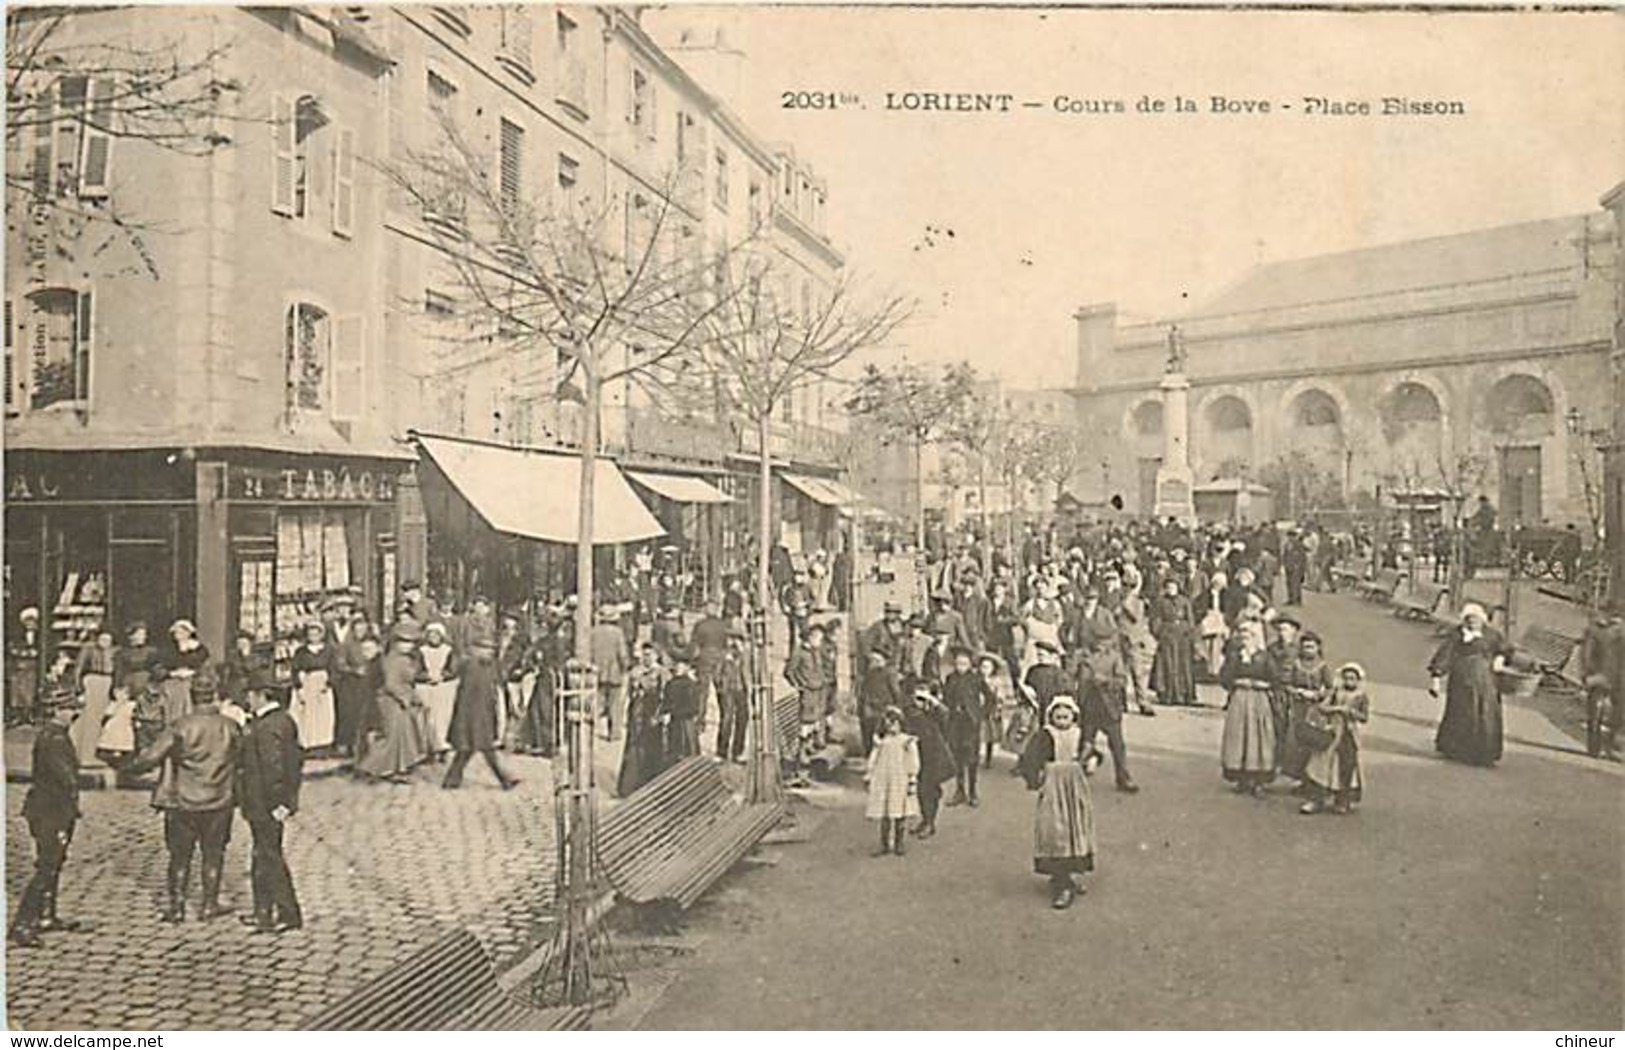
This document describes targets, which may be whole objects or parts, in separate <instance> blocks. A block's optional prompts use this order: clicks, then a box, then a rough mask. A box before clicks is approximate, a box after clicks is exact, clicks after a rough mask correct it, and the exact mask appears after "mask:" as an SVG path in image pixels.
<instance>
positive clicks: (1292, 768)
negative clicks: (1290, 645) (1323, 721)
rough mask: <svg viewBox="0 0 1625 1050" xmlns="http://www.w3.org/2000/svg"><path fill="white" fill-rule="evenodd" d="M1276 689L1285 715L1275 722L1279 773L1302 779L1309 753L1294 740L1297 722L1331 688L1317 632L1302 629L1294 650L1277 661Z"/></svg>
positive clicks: (1305, 715)
mask: <svg viewBox="0 0 1625 1050" xmlns="http://www.w3.org/2000/svg"><path fill="white" fill-rule="evenodd" d="M1276 672H1277V676H1278V677H1277V678H1276V689H1277V690H1278V692H1279V693H1280V695H1281V698H1282V699H1283V700H1284V701H1285V709H1286V717H1285V718H1283V719H1278V720H1277V721H1276V729H1277V731H1279V732H1280V734H1281V737H1282V739H1281V740H1280V741H1278V743H1279V745H1280V755H1281V775H1282V776H1283V777H1288V778H1290V779H1292V780H1300V781H1301V780H1303V779H1304V770H1305V768H1306V767H1307V766H1308V764H1309V760H1310V758H1311V756H1312V754H1313V752H1311V751H1309V750H1307V749H1306V748H1304V747H1303V745H1302V744H1300V743H1298V737H1297V729H1296V727H1297V725H1298V724H1299V723H1300V722H1302V721H1303V720H1304V719H1305V718H1306V717H1308V711H1309V709H1310V708H1311V707H1318V706H1320V703H1321V701H1323V700H1325V699H1326V697H1327V694H1329V693H1330V692H1331V691H1332V685H1333V682H1332V671H1331V668H1330V667H1329V666H1327V664H1326V659H1325V657H1323V656H1322V655H1321V642H1320V635H1318V634H1316V633H1315V632H1314V631H1305V632H1304V633H1303V635H1302V636H1301V637H1300V638H1299V639H1298V644H1297V652H1295V653H1291V654H1288V655H1286V656H1285V658H1284V659H1281V660H1278V661H1277V666H1276Z"/></svg>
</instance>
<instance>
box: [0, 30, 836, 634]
mask: <svg viewBox="0 0 1625 1050" xmlns="http://www.w3.org/2000/svg"><path fill="white" fill-rule="evenodd" d="M41 11H42V12H44V13H43V14H41V15H40V17H46V16H48V15H49V14H50V12H47V11H44V9H41ZM10 17H11V18H12V19H14V20H25V19H27V18H29V17H33V16H32V15H30V14H29V13H28V12H27V11H24V10H19V11H14V12H11V13H10ZM57 32H58V34H59V35H58V36H57V38H56V39H57V40H59V41H61V42H62V43H63V44H64V46H73V47H77V46H82V45H87V44H90V45H94V44H96V43H99V42H103V41H110V40H111V41H118V42H120V43H121V44H122V43H128V44H129V45H131V46H132V47H136V46H140V45H142V44H143V43H147V44H151V45H152V46H153V47H155V48H173V49H174V51H175V53H176V54H177V55H180V56H182V57H184V56H188V55H205V54H210V53H211V52H217V54H216V56H215V57H214V59H213V60H212V65H211V67H210V69H209V75H210V76H211V77H213V78H215V79H216V80H217V81H218V82H219V83H220V84H222V85H226V86H225V88H224V89H223V91H222V95H221V97H222V100H223V101H222V105H221V108H220V112H219V114H218V116H217V117H215V118H213V119H212V120H209V121H205V122H204V124H203V126H201V127H200V128H199V129H198V132H199V134H200V136H206V137H207V139H208V140H209V141H211V142H213V143H215V144H216V145H217V147H218V148H207V149H206V148H194V149H179V150H177V149H166V148H162V147H161V146H160V145H158V144H154V143H151V142H147V141H143V140H141V139H140V138H118V139H117V140H116V141H115V140H112V139H111V138H110V137H109V136H107V135H105V134H103V133H102V131H101V130H100V129H99V127H98V120H97V117H96V116H95V114H96V113H97V109H96V107H97V105H98V104H99V102H98V100H99V99H102V98H103V97H105V93H106V92H107V91H109V89H110V85H108V84H104V83H102V82H101V81H100V80H98V79H95V78H83V77H75V76H66V77H64V76H61V75H59V73H58V72H56V71H52V70H41V71H39V72H38V74H37V75H36V76H32V77H29V78H25V81H26V82H24V83H21V84H19V85H18V88H19V90H21V91H23V92H25V93H28V94H27V97H28V98H30V99H37V102H38V103H39V104H40V105H42V106H48V107H50V110H49V112H50V113H52V114H57V115H61V114H67V116H66V117H64V118H63V119H54V120H49V121H46V122H42V123H41V125H40V128H41V130H38V131H26V130H25V131H23V132H20V133H19V134H16V135H10V136H8V138H7V149H8V154H7V158H6V162H7V170H8V174H12V173H16V174H18V175H21V176H23V177H22V178H20V179H16V180H11V179H8V208H7V217H8V223H7V231H6V237H7V243H6V249H7V251H6V259H7V266H6V274H5V305H6V310H5V317H6V340H5V347H6V368H5V386H6V395H5V467H6V483H7V493H6V501H5V517H6V521H5V525H6V529H5V583H6V592H5V593H6V602H5V611H6V615H7V622H8V623H12V624H14V623H15V616H16V614H17V613H18V611H20V610H21V609H23V608H26V607H30V606H33V607H37V608H40V609H41V610H42V612H43V614H44V615H43V618H44V620H45V621H46V625H47V627H48V628H49V631H48V634H49V638H48V643H49V644H48V645H47V650H48V652H47V659H50V658H52V657H53V656H57V655H62V654H68V655H71V652H72V649H73V648H74V647H76V646H77V645H78V644H79V643H81V642H82V641H83V639H84V637H85V634H86V631H87V630H88V627H89V625H90V624H93V623H95V622H98V621H105V622H108V623H110V624H111V625H113V626H114V627H115V628H117V629H120V630H122V629H123V628H124V627H125V626H127V625H128V624H129V623H131V622H134V621H137V620H145V621H147V622H148V623H150V624H152V625H153V626H154V628H155V630H159V631H161V630H162V627H163V626H164V625H167V623H168V622H169V621H170V620H172V619H174V618H176V617H186V618H190V619H193V620H195V621H196V622H197V624H198V626H199V627H200V628H201V633H202V636H203V639H204V641H205V642H206V644H208V645H209V646H210V648H211V649H213V650H214V651H215V652H217V653H218V652H223V651H224V650H225V649H226V648H227V647H228V643H229V640H230V638H231V637H232V635H233V634H234V633H235V632H237V631H239V630H242V631H247V632H248V633H249V634H251V635H252V636H254V637H255V638H256V639H257V640H258V641H260V642H261V643H262V644H264V645H266V646H268V647H272V646H274V647H276V648H278V650H279V651H280V650H282V649H285V648H286V647H287V644H288V642H289V640H290V639H291V638H292V637H293V636H294V635H295V634H296V632H297V630H298V627H299V625H300V624H302V623H304V622H307V621H308V620H309V619H310V618H312V617H314V616H315V615H317V613H318V611H319V609H320V608H321V606H322V605H323V603H324V602H326V601H327V600H328V599H329V598H331V597H332V596H333V595H335V594H337V593H340V592H348V591H350V590H351V589H355V590H358V591H359V592H360V593H361V594H362V596H363V601H364V603H365V605H366V606H367V607H369V609H370V611H371V612H372V613H373V614H374V615H375V616H379V615H383V614H384V613H385V612H386V606H387V604H388V602H389V601H390V600H391V598H392V596H393V595H394V594H395V593H396V591H397V587H398V583H399V581H400V580H401V579H402V578H403V577H405V576H409V575H410V576H421V575H422V574H424V573H425V572H426V571H427V570H429V569H430V568H431V561H430V558H429V552H430V548H431V546H432V545H431V543H430V536H429V530H430V527H431V525H432V524H433V522H431V521H430V520H428V516H427V514H426V509H425V503H424V500H423V498H422V489H421V488H420V486H419V484H418V481H419V478H420V476H421V475H423V474H424V473H426V472H425V471H424V470H422V469H421V466H420V465H418V464H417V463H416V460H417V458H418V457H417V450H416V449H415V448H414V447H413V445H412V444H411V443H410V442H409V441H408V440H407V438H408V435H410V434H411V433H412V432H414V431H416V432H420V433H422V432H427V433H432V434H441V435H447V436H450V437H453V438H459V439H465V440H468V441H474V442H483V443H487V444H492V445H504V446H513V445H522V446H531V447H551V448H555V449H562V448H567V447H568V446H569V445H570V444H571V443H572V439H573V435H574V433H575V428H576V427H577V426H578V425H579V421H578V420H576V419H573V418H572V414H571V413H572V411H573V409H572V407H571V406H570V405H569V404H568V403H567V401H561V399H560V397H559V387H558V380H559V378H560V375H559V367H558V365H559V362H558V361H556V360H552V359H550V355H536V354H530V355H525V354H512V353H505V352H502V350H503V348H501V347H499V346H497V345H495V344H494V343H481V342H480V341H479V340H476V339H468V338H448V337H447V336H446V334H445V327H444V325H443V323H442V322H443V321H444V320H445V319H446V318H447V317H449V316H454V315H455V314H456V311H457V309H458V306H459V304H458V301H457V300H458V289H457V288H456V287H455V282H454V280H453V279H452V276H451V274H450V272H449V271H450V268H449V267H447V266H446V265H444V260H443V259H439V258H437V257H436V252H437V249H436V247H435V244H436V238H435V237H434V236H433V233H434V231H435V228H437V227H438V228H439V229H441V230H444V229H447V228H453V229H454V228H455V227H456V224H457V223H458V221H459V216H458V214H457V213H456V211H455V209H451V208H447V209H441V210H439V211H436V210H435V209H428V210H425V209H422V208H407V207H405V206H404V204H403V200H402V197H401V195H400V194H399V193H398V192H397V191H396V190H394V189H393V188H392V183H391V179H390V176H389V174H388V169H389V167H390V166H391V164H393V163H394V162H398V161H399V160H400V159H401V158H402V157H403V156H404V155H405V154H406V152H407V151H410V150H414V149H423V148H426V147H427V146H428V145H429V144H430V141H431V139H430V132H431V131H432V130H434V129H438V128H441V127H443V126H445V125H450V126H452V127H455V128H458V129H460V130H461V131H462V132H463V133H464V134H466V135H467V136H468V141H470V142H471V143H473V144H475V145H476V147H477V148H478V149H479V150H481V151H482V152H483V153H484V155H486V156H488V157H489V158H490V159H491V162H492V164H491V171H492V177H493V180H495V181H497V182H499V184H500V187H501V188H502V190H503V191H504V192H508V191H509V190H510V189H511V191H512V192H514V193H516V194H525V195H527V196H530V197H532V199H543V198H544V197H545V198H557V199H565V198H569V197H570V196H571V195H580V196H583V197H585V196H587V195H591V196H593V197H594V198H596V199H598V200H601V201H603V200H611V199H614V200H617V201H620V202H622V203H624V204H625V206H626V211H625V218H626V221H625V223H624V224H623V225H617V226H616V228H615V230H614V231H613V233H612V236H615V237H620V236H623V235H624V234H625V232H626V227H627V226H631V225H635V224H636V222H637V221H638V219H637V213H638V210H639V209H638V204H637V202H638V200H639V199H640V198H641V199H642V200H643V201H644V202H645V203H652V201H653V196H654V194H656V193H658V192H662V191H663V190H664V188H665V187H666V185H667V184H668V183H667V181H666V180H665V176H666V174H667V173H668V172H669V171H671V170H673V169H675V168H678V167H679V166H681V167H683V168H684V170H688V171H691V172H692V174H691V176H690V182H689V184H688V185H687V187H686V192H685V193H684V195H683V196H684V199H682V200H680V201H679V202H677V203H678V210H679V211H680V212H681V213H682V218H681V219H680V222H681V223H683V224H687V225H688V226H689V227H690V228H691V230H692V233H693V236H694V241H695V243H696V244H697V245H698V244H711V245H714V244H717V243H724V242H726V241H727V240H728V239H730V238H737V237H740V236H742V235H743V233H745V232H746V231H748V230H749V229H751V228H752V227H753V226H767V227H770V228H774V229H778V228H780V227H785V228H788V229H789V232H788V233H786V234H785V244H786V248H785V250H786V251H787V252H793V253H796V259H797V267H798V269H797V275H798V276H797V281H798V284H799V283H800V282H802V281H803V279H804V278H803V275H806V278H805V279H806V281H807V282H808V287H807V289H806V291H802V290H801V288H799V287H798V290H797V294H805V295H812V294H816V293H817V292H818V291H819V290H821V289H824V288H827V287H829V286H831V285H832V284H833V283H834V281H835V279H836V275H837V274H838V272H839V270H840V268H841V265H842V261H843V260H842V258H841V255H840V253H839V252H838V251H837V250H836V249H835V248H834V247H833V246H832V245H831V244H830V242H829V239H828V236H827V234H826V233H825V230H824V227H823V205H824V201H825V199H826V191H825V190H824V188H823V187H822V186H821V185H819V184H817V183H816V180H815V179H814V177H813V176H812V175H811V173H810V172H809V171H808V169H807V166H806V165H805V163H802V162H800V161H798V160H797V159H796V157H795V156H794V154H793V151H791V150H790V149H789V148H788V147H772V146H769V145H767V144H764V143H762V142H761V141H760V140H758V139H757V138H756V137H754V136H753V135H752V133H751V132H750V131H749V129H748V128H745V127H744V126H743V125H742V124H741V123H740V122H739V121H738V120H737V119H736V118H734V117H733V116H732V115H731V114H730V112H729V111H728V110H727V107H726V106H725V105H724V104H723V103H722V102H721V101H720V100H719V99H718V98H717V97H716V96H715V95H713V94H711V93H709V92H707V91H706V90H705V89H704V88H702V87H700V85H699V83H698V82H697V81H695V80H694V79H693V78H692V77H690V76H689V75H688V74H687V73H686V72H685V71H684V70H683V69H682V68H681V67H679V66H678V65H677V63H675V62H674V61H672V60H671V58H670V57H669V56H667V55H666V54H665V53H664V52H663V51H662V50H661V49H660V47H659V46H658V45H657V44H655V43H654V41H653V40H652V39H650V38H649V36H648V35H647V34H646V33H645V32H644V31H643V30H642V28H641V26H640V25H639V23H638V21H637V18H636V17H635V12H633V11H632V10H631V9H619V8H602V7H579V8H577V7H573V6H541V5H519V4H508V5H464V6H449V5H448V6H434V7H430V6H383V5H378V6H367V7H322V6H315V7H312V6H303V7H285V8H242V7H223V6H215V7H187V8H169V9H146V10H132V9H117V8H87V9H85V10H83V11H78V12H74V13H73V14H72V15H71V17H69V18H66V19H64V20H63V21H62V23H61V26H60V28H59V29H58V30H57ZM202 142H203V140H202V138H200V141H199V143H197V144H195V145H199V146H201V145H202ZM680 160H681V161H683V162H684V164H683V165H679V161H680ZM787 185H788V186H792V187H794V192H790V191H785V194H784V196H785V198H787V199H786V200H784V201H783V202H781V200H780V193H779V189H778V188H779V187H781V186H787ZM803 186H807V187H814V188H815V189H816V192H813V191H812V189H809V190H808V191H807V192H805V193H803V191H802V187H803ZM610 393H611V397H610V400H611V402H612V403H611V404H610V405H609V406H608V408H607V410H606V412H605V414H604V422H605V436H606V448H607V451H608V452H609V453H611V454H612V455H613V456H615V457H616V458H617V459H618V460H619V461H620V463H621V465H622V466H624V467H626V468H627V470H628V472H629V473H630V472H632V471H639V472H641V473H642V474H643V475H645V476H646V478H647V479H649V484H647V485H645V484H643V483H642V482H638V481H637V479H636V478H633V479H632V480H633V482H634V483H636V485H637V489H636V491H637V494H638V497H639V498H640V499H642V500H643V501H644V502H645V503H647V504H648V505H649V506H650V508H651V509H652V510H653V512H654V513H655V515H656V516H657V517H659V518H660V519H661V522H662V524H663V525H664V526H665V528H666V531H667V533H668V534H669V535H686V537H687V538H688V539H690V540H693V541H694V542H695V543H696V544H697V543H699V542H700V541H702V540H705V541H708V542H709V543H710V548H711V554H710V555H709V556H710V557H711V558H713V564H720V562H717V561H715V559H716V558H718V557H719V556H720V554H719V552H720V551H722V550H724V549H727V550H732V551H734V552H736V553H742V552H743V549H744V547H745V545H746V543H747V541H748V538H749V519H748V518H747V517H745V516H744V515H745V513H746V508H748V506H749V505H748V504H747V503H746V502H745V501H744V500H743V499H735V500H733V501H732V506H733V507H734V508H737V514H735V513H734V511H733V510H730V511H729V512H727V513H724V512H719V511H714V510H707V509H706V507H707V506H728V505H729V504H728V503H726V502H723V501H726V500H727V499H728V497H729V496H730V495H733V494H734V493H735V492H736V491H740V489H739V486H738V485H736V484H735V482H734V480H733V479H734V478H735V476H736V475H741V474H747V473H748V467H741V466H740V464H739V459H738V457H739V456H740V453H741V451H742V440H743V439H742V438H741V436H740V435H739V434H738V433H736V431H735V430H734V429H733V428H731V427H730V426H729V425H728V421H727V420H726V419H723V418H719V417H718V414H717V413H715V412H711V413H707V414H704V415H701V416H698V417H694V418H687V419H684V418H675V419H674V418H671V417H670V416H667V415H665V414H663V413H661V412H657V411H655V410H654V409H653V407H652V406H649V405H647V404H644V403H640V402H639V401H638V399H637V398H636V396H635V395H633V394H632V393H631V392H630V391H627V390H624V389H623V390H618V391H611V392H610ZM805 415H806V414H805V413H804V414H803V415H802V417H801V418H805ZM822 434H823V431H822V430H821V429H820V428H818V427H817V426H816V424H808V423H803V422H800V421H799V419H798V422H796V423H795V424H791V423H790V422H789V421H788V406H787V413H786V420H785V421H784V422H783V423H782V424H776V433H775V440H776V442H778V448H779V450H780V452H781V454H782V458H783V464H782V473H783V475H785V476H790V477H796V478H799V477H802V476H824V477H833V476H834V475H835V474H836V473H837V471H838V467H837V463H836V458H835V449H836V447H837V443H836V442H834V441H832V440H827V439H824V440H813V438H815V437H820V438H821V437H822ZM674 479H675V480H674ZM707 479H709V481H707ZM696 481H700V482H706V483H705V484H703V485H696V484H693V482H696ZM779 487H780V488H782V489H783V490H784V497H783V500H784V506H785V507H787V508H790V512H791V513H793V514H794V515H795V519H794V520H795V523H796V525H797V531H798V538H799V534H800V533H803V532H805V533H807V534H808V540H807V542H808V545H814V544H818V545H833V539H832V538H831V537H832V535H833V532H834V531H835V529H836V527H837V518H836V509H837V508H836V507H833V506H831V505H830V504H832V503H835V504H838V503H839V502H840V499H839V498H838V496H839V493H837V491H836V490H835V489H832V488H831V489H826V488H819V487H817V486H814V489H815V491H816V492H818V493H819V495H820V497H821V498H820V499H812V498H811V497H808V496H805V495H803V494H802V492H801V490H800V489H799V488H797V487H795V485H794V484H793V483H786V484H783V485H780V486H779ZM674 494H676V495H677V496H680V497H682V498H673V495H674ZM696 495H698V496H699V497H700V502H695V498H696ZM704 499H715V500H717V501H718V502H717V503H715V504H705V503H704V502H703V500H704ZM804 500H806V501H810V506H807V507H803V505H802V502H801V501H804ZM544 502H545V501H544ZM819 530H822V531H821V532H820V531H819Z"/></svg>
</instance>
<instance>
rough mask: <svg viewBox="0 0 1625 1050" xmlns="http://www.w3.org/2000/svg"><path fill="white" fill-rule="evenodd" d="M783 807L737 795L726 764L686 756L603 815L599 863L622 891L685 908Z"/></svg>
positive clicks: (631, 897) (625, 895) (767, 827)
mask: <svg viewBox="0 0 1625 1050" xmlns="http://www.w3.org/2000/svg"><path fill="white" fill-rule="evenodd" d="M783 812H784V809H783V805H782V804H781V803H777V802H775V803H767V804H762V805H749V804H746V803H742V802H740V801H738V800H736V799H735V798H734V795H733V793H732V792H731V791H729V790H728V787H727V785H726V784H724V783H723V782H722V769H721V767H720V766H718V765H717V764H716V763H715V762H713V761H712V760H711V759H710V758H707V757H705V756H703V755H696V756H695V757H693V758H685V759H683V760H682V761H681V762H679V763H677V764H676V765H674V766H672V767H671V768H670V769H668V770H666V771H665V772H664V773H661V774H660V775H659V776H658V777H655V778H654V779H653V780H651V781H649V782H648V783H647V784H645V785H643V787H641V788H639V789H638V790H637V791H634V792H633V793H632V794H631V795H630V796H628V797H627V798H626V799H625V800H623V801H622V802H620V803H619V804H617V805H616V806H615V807H614V808H613V809H610V810H608V811H607V812H605V813H603V814H602V815H601V816H600V817H599V818H598V863H599V866H600V868H601V869H602V870H603V872H604V875H605V877H607V878H608V879H609V884H610V885H611V886H612V887H614V889H615V892H616V893H617V894H619V895H620V896H621V897H622V898H623V899H625V900H628V901H631V902H632V903H634V904H656V903H667V904H675V905H676V906H677V907H678V908H681V909H687V908H688V907H689V906H690V905H692V904H693V903H694V902H695V901H696V900H698V899H699V898H700V895H701V894H703V893H704V892H705V891H706V890H707V889H709V888H710V886H711V884H712V883H713V882H715V881H716V880H717V879H719V878H721V877H722V875H723V873H725V872H726V871H727V870H728V869H729V868H731V867H733V866H734V864H736V863H737V862H738V861H739V859H740V858H741V857H743V856H744V855H745V854H746V853H748V852H750V850H751V848H752V847H753V846H755V845H756V843H757V842H758V841H760V840H761V838H762V836H763V835H765V834H767V833H768V831H769V830H771V829H772V827H773V825H774V824H776V823H778V821H779V818H780V817H781V816H782V815H783Z"/></svg>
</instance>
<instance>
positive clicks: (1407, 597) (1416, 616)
mask: <svg viewBox="0 0 1625 1050" xmlns="http://www.w3.org/2000/svg"><path fill="white" fill-rule="evenodd" d="M1444 595H1445V588H1444V587H1443V586H1442V585H1440V584H1437V583H1429V582H1426V581H1422V582H1417V581H1416V580H1412V581H1411V586H1410V589H1409V590H1407V591H1406V592H1405V594H1404V595H1403V596H1401V595H1397V594H1396V595H1395V596H1394V615H1395V616H1398V617H1400V618H1402V619H1406V620H1431V619H1433V614H1434V612H1435V611H1437V610H1438V608H1439V602H1441V601H1442V600H1443V599H1444Z"/></svg>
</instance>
